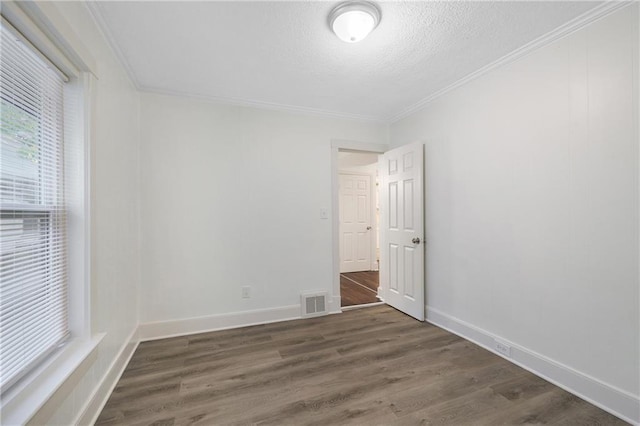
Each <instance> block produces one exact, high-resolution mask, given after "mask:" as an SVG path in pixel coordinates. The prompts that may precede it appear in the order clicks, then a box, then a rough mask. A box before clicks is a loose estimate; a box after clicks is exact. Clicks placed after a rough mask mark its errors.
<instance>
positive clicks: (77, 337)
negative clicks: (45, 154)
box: [0, 1, 103, 424]
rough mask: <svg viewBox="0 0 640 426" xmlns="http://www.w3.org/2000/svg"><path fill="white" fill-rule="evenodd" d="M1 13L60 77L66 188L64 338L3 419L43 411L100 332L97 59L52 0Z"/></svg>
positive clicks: (7, 404) (6, 5) (10, 394)
mask: <svg viewBox="0 0 640 426" xmlns="http://www.w3.org/2000/svg"><path fill="white" fill-rule="evenodd" d="M1 14H2V16H3V18H4V19H6V20H7V21H8V22H9V23H10V24H11V25H12V26H13V27H14V28H15V29H17V30H18V31H19V32H20V33H21V34H22V35H23V36H24V37H25V39H26V40H27V41H28V42H29V43H30V44H31V45H32V46H33V47H34V48H35V49H37V50H38V51H39V52H41V53H42V54H43V55H44V56H45V57H46V58H47V59H48V60H49V61H51V62H52V63H53V64H54V65H55V66H56V67H58V69H60V70H61V71H62V72H63V73H64V74H65V75H66V76H67V77H68V78H69V81H68V82H67V83H65V85H64V110H65V114H64V121H65V126H64V145H65V149H64V151H65V158H64V161H65V193H66V194H65V195H66V207H67V239H68V259H69V261H68V277H69V279H68V295H69V300H68V309H69V330H70V332H71V339H70V341H69V342H68V343H67V344H66V345H64V346H63V347H62V348H60V349H59V350H58V351H56V352H55V353H54V354H52V355H51V356H50V357H48V358H47V360H45V361H44V362H42V363H41V364H40V365H39V366H38V367H36V368H34V369H33V370H32V371H31V372H30V373H29V374H28V375H26V376H25V377H24V378H23V379H22V380H20V381H19V382H18V383H16V384H15V385H14V386H12V387H11V388H10V389H9V390H8V391H7V392H5V393H4V394H3V395H2V399H1V400H0V410H1V411H2V422H3V423H6V424H24V423H26V422H28V421H29V420H32V419H33V418H34V415H36V414H37V416H38V417H39V418H46V417H47V413H43V411H45V412H46V411H51V413H52V412H53V410H55V408H56V404H55V402H56V401H61V400H62V399H63V398H64V397H66V396H67V395H68V394H69V393H70V392H71V390H73V389H74V388H75V386H76V385H77V384H78V381H79V380H80V379H81V378H82V376H83V375H84V372H86V371H87V370H88V369H89V368H90V367H91V365H92V364H93V363H94V362H95V360H96V359H97V347H98V345H99V343H100V341H101V340H102V337H103V335H102V334H93V335H92V330H91V312H90V308H91V295H90V290H91V222H90V218H91V212H90V205H91V203H90V200H91V197H90V181H89V179H90V168H89V167H90V146H91V145H90V140H91V128H90V123H91V115H92V114H91V113H92V110H93V102H92V99H93V98H92V86H93V80H94V78H95V73H94V70H95V62H94V60H93V58H92V56H91V55H90V54H89V51H88V49H86V47H85V46H84V45H83V44H82V43H81V41H80V40H79V39H78V37H77V36H76V35H75V33H74V32H73V30H72V29H71V27H69V25H68V24H67V23H66V22H65V21H64V18H62V17H61V16H60V14H59V13H58V11H57V9H56V8H55V6H54V5H51V4H46V3H37V4H36V3H32V2H24V3H22V2H14V1H3V5H2V11H1Z"/></svg>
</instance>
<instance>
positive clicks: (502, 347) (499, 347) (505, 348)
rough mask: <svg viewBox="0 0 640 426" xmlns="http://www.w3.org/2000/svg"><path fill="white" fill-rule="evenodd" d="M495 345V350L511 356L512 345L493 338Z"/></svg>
mask: <svg viewBox="0 0 640 426" xmlns="http://www.w3.org/2000/svg"><path fill="white" fill-rule="evenodd" d="M493 347H494V348H495V350H496V351H497V352H498V353H500V354H502V355H504V356H507V357H511V346H509V345H507V344H506V343H502V342H500V341H498V340H495V339H494V340H493Z"/></svg>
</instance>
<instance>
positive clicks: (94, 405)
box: [73, 327, 139, 426]
mask: <svg viewBox="0 0 640 426" xmlns="http://www.w3.org/2000/svg"><path fill="white" fill-rule="evenodd" d="M138 342H139V340H138V328H137V327H136V328H135V329H134V330H133V331H132V332H131V334H130V335H129V337H128V339H127V340H126V342H125V344H124V345H122V349H121V350H120V352H119V353H118V355H117V356H116V357H115V359H114V360H113V362H112V363H111V365H109V368H108V369H107V372H106V373H105V374H104V376H102V379H101V380H100V382H99V383H98V385H97V386H96V387H95V389H94V391H93V393H92V394H91V397H90V398H89V399H88V400H87V402H86V403H85V405H84V407H82V410H80V414H79V415H78V418H77V419H76V421H75V422H73V424H74V425H81V426H84V425H93V424H94V423H95V422H96V420H98V416H99V415H100V412H101V411H102V409H103V408H104V406H105V404H106V403H107V400H108V399H109V397H110V396H111V392H113V389H114V388H115V387H116V384H117V383H118V380H120V376H122V373H123V372H124V369H125V368H126V367H127V365H128V364H129V360H130V359H131V357H132V356H133V353H134V352H135V350H136V348H137V347H138Z"/></svg>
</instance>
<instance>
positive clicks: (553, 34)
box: [385, 0, 638, 124]
mask: <svg viewBox="0 0 640 426" xmlns="http://www.w3.org/2000/svg"><path fill="white" fill-rule="evenodd" d="M637 1H638V0H624V1H618V0H608V1H605V2H604V3H603V4H601V5H599V6H596V7H594V8H593V9H591V10H589V11H587V12H586V13H584V14H582V15H580V16H578V17H576V18H574V19H572V20H571V21H569V22H567V23H565V24H563V25H561V26H559V27H558V28H556V29H555V30H552V31H550V32H548V33H546V34H544V35H543V36H541V37H538V38H536V39H534V40H532V41H530V42H529V43H527V44H525V45H523V46H521V47H519V48H517V49H516V50H514V51H512V52H511V53H508V54H506V55H505V56H503V57H501V58H500V59H498V60H496V61H494V62H491V63H490V64H488V65H485V66H484V67H482V68H480V69H478V70H476V71H474V72H472V73H471V74H468V75H467V76H465V77H463V78H461V79H460V80H458V81H456V82H454V83H452V84H450V85H449V86H446V87H444V88H443V89H440V90H438V91H436V92H434V93H432V94H431V95H429V96H427V97H426V98H423V99H422V100H420V101H418V102H416V103H415V104H413V105H411V106H409V107H407V108H405V109H403V110H401V111H400V112H398V113H397V114H395V115H392V116H390V117H388V118H387V119H386V120H385V122H386V123H387V124H393V123H395V122H396V121H399V120H401V119H403V118H405V117H407V116H409V115H411V114H413V113H414V112H417V111H419V110H421V109H422V108H424V107H425V106H427V105H428V104H429V103H431V102H433V101H435V100H436V99H438V98H440V97H441V96H443V95H445V94H447V93H449V92H451V91H453V90H455V89H457V88H458V87H460V86H463V85H465V84H467V83H469V82H471V81H473V80H475V79H477V78H479V77H481V76H483V75H485V74H487V73H488V72H490V71H492V70H494V69H496V68H498V67H502V66H504V65H507V64H510V63H513V62H515V61H517V60H519V59H521V58H523V57H525V56H526V55H528V54H530V53H533V52H534V51H536V50H538V49H540V48H542V47H544V46H547V45H549V44H551V43H553V42H555V41H557V40H560V39H561V38H564V37H566V36H568V35H570V34H572V33H574V32H576V31H578V30H580V29H582V28H584V27H586V26H587V25H589V24H591V23H593V22H595V21H597V20H599V19H602V18H604V17H605V16H607V15H610V14H611V13H613V12H615V11H616V10H618V9H621V8H623V7H626V6H629V5H631V4H633V3H634V2H637Z"/></svg>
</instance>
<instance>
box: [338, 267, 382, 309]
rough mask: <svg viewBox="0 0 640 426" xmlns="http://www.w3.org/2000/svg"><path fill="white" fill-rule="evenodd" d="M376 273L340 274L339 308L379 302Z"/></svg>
mask: <svg viewBox="0 0 640 426" xmlns="http://www.w3.org/2000/svg"><path fill="white" fill-rule="evenodd" d="M377 296H378V272H377V271H363V272H347V273H342V274H340V297H341V306H342V307H345V306H354V305H363V304H367V303H375V302H379V301H380V300H379V299H378V297H377Z"/></svg>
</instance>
